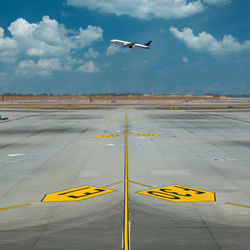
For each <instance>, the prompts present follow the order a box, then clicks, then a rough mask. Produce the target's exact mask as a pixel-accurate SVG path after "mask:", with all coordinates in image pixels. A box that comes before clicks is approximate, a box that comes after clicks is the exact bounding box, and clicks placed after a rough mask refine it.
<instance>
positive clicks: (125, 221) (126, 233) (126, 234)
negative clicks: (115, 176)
mask: <svg viewBox="0 0 250 250" xmlns="http://www.w3.org/2000/svg"><path fill="white" fill-rule="evenodd" d="M128 221H129V215H128V117H127V112H125V159H124V217H123V226H124V228H123V250H129V225H128Z"/></svg>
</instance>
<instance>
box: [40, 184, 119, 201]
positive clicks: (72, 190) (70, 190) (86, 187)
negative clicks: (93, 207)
mask: <svg viewBox="0 0 250 250" xmlns="http://www.w3.org/2000/svg"><path fill="white" fill-rule="evenodd" d="M89 188H96V189H102V187H96V186H91V185H85V186H81V187H75V188H70V189H65V190H60V191H56V192H52V193H47V194H45V195H44V197H43V198H42V200H41V202H74V200H61V201H60V200H55V201H52V200H50V201H44V199H45V197H46V196H47V195H50V194H55V193H59V192H62V193H60V194H58V195H63V194H67V193H72V192H76V191H79V190H83V189H89ZM103 189H106V190H109V191H110V192H105V193H103V194H109V193H112V192H115V191H117V190H114V189H108V188H105V187H103ZM64 191H65V192H64ZM63 192H64V193H63ZM103 194H101V195H103ZM90 195H91V194H90ZM99 195H100V194H99ZM96 196H98V195H95V196H91V197H89V198H87V199H90V198H94V197H96ZM81 200H84V199H81ZM81 200H75V201H81Z"/></svg>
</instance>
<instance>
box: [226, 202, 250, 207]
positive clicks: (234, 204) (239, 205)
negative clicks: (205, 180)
mask: <svg viewBox="0 0 250 250" xmlns="http://www.w3.org/2000/svg"><path fill="white" fill-rule="evenodd" d="M225 204H227V205H233V206H238V207H247V208H250V206H246V205H241V204H236V203H231V202H226V203H225Z"/></svg>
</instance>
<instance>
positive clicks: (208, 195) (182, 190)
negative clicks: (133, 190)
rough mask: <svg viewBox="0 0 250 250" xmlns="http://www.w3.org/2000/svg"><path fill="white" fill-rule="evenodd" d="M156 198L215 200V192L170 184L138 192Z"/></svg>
mask: <svg viewBox="0 0 250 250" xmlns="http://www.w3.org/2000/svg"><path fill="white" fill-rule="evenodd" d="M138 193H139V194H144V195H148V196H152V197H155V198H159V199H163V200H168V201H172V202H200V201H215V193H213V192H208V191H204V190H199V189H195V188H189V187H183V186H180V185H170V186H166V187H160V188H153V189H149V190H144V191H140V192H138Z"/></svg>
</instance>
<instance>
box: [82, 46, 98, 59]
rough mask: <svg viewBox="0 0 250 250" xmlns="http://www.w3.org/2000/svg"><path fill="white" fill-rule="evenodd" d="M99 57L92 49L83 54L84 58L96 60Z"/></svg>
mask: <svg viewBox="0 0 250 250" xmlns="http://www.w3.org/2000/svg"><path fill="white" fill-rule="evenodd" d="M98 56H99V53H98V52H97V51H95V50H94V49H92V48H89V49H88V51H87V52H86V53H85V54H84V58H96V57H98Z"/></svg>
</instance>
